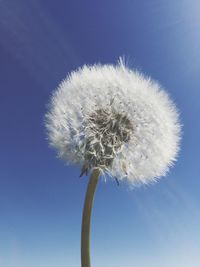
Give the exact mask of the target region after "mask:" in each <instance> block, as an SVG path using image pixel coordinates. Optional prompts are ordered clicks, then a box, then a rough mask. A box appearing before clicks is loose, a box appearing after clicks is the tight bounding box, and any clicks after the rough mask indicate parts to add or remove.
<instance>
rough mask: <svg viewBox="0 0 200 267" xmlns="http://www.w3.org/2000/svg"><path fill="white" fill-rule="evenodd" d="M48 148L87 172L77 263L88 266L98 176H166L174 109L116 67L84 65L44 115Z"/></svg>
mask: <svg viewBox="0 0 200 267" xmlns="http://www.w3.org/2000/svg"><path fill="white" fill-rule="evenodd" d="M46 127H47V131H48V138H49V142H50V145H51V146H53V147H54V148H56V150H57V151H58V156H59V157H60V158H61V159H63V160H64V161H65V162H66V163H68V164H75V165H78V166H80V168H81V170H80V176H83V175H84V174H86V175H87V174H88V173H91V177H90V180H89V183H88V189H87V193H86V198H85V204H84V210H83V218H82V240H81V262H82V267H90V253H89V233H90V216H91V208H92V202H93V197H94V192H95V189H96V185H97V182H98V179H99V176H101V175H104V176H108V177H111V178H115V179H117V181H120V180H127V181H129V182H130V183H131V184H133V185H141V184H148V183H152V182H154V181H157V180H158V179H159V178H160V177H161V176H164V175H166V173H167V172H168V170H169V167H170V166H172V165H173V163H174V162H175V160H176V157H177V154H178V151H179V140H180V124H179V116H178V112H177V110H176V107H175V105H174V103H173V102H172V100H171V99H170V98H169V96H168V94H167V93H166V92H165V91H164V90H163V89H162V88H161V86H160V85H159V84H158V83H157V82H155V81H153V80H152V79H151V78H149V77H145V76H144V75H143V74H142V73H140V72H138V71H134V70H131V69H129V68H128V67H127V66H126V65H125V63H124V62H123V60H122V59H120V60H119V62H118V64H117V65H100V64H96V65H93V66H83V67H82V68H80V69H78V70H77V71H73V72H72V73H71V74H70V75H69V76H67V78H66V79H64V80H63V81H62V82H61V84H60V85H59V86H58V88H57V89H56V90H55V92H54V93H53V95H52V98H51V102H50V105H49V111H48V113H47V114H46Z"/></svg>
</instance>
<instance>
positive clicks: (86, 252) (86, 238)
mask: <svg viewBox="0 0 200 267" xmlns="http://www.w3.org/2000/svg"><path fill="white" fill-rule="evenodd" d="M99 175H100V170H99V169H94V170H93V172H92V174H91V176H90V180H89V183H88V188H87V193H86V196H85V203H84V209H83V217H82V232H81V266H82V267H90V218H91V211H92V204H93V199H94V193H95V190H96V186H97V183H98V179H99Z"/></svg>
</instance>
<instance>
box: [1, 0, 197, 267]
mask: <svg viewBox="0 0 200 267" xmlns="http://www.w3.org/2000/svg"><path fill="white" fill-rule="evenodd" d="M199 13H200V2H199V0H182V1H181V0H169V1H164V0H150V1H145V0H143V1H141V0H118V1H115V0H101V1H97V0H89V1H88V0H86V1H80V0H79V1H78V0H68V1H66V0H58V1H53V0H43V1H42V0H9V1H8V0H1V1H0V127H1V130H0V267H35V266H37V267H79V266H80V230H81V214H82V207H83V201H84V196H85V190H86V185H87V180H88V178H86V177H84V178H83V179H79V173H80V170H79V169H78V168H75V167H68V166H65V164H64V163H63V162H61V161H59V160H58V159H57V158H56V154H55V151H53V150H51V149H50V148H49V147H48V144H47V141H46V136H45V129H44V123H43V119H44V114H45V112H46V104H47V102H48V100H49V97H50V95H51V92H52V91H53V90H54V88H55V87H56V86H57V85H58V83H59V82H60V80H61V79H63V78H64V77H65V75H66V74H67V73H68V72H70V71H71V70H73V69H76V68H77V67H79V66H81V65H83V64H85V63H89V64H93V63H94V62H97V61H98V62H101V63H115V62H116V61H117V59H118V57H119V56H122V55H124V56H125V57H126V58H127V59H128V62H129V65H130V66H131V67H133V68H138V69H140V70H142V71H143V72H145V73H146V74H148V75H150V76H152V77H153V78H154V79H156V80H159V81H160V82H161V84H162V85H163V86H164V87H165V88H166V89H167V90H168V92H169V93H170V95H171V96H172V97H173V99H174V100H175V101H176V103H177V106H178V108H179V110H180V114H181V121H182V124H183V125H184V126H183V140H182V145H181V147H182V150H181V153H180V156H179V159H178V162H177V164H176V165H175V167H174V168H173V169H172V170H171V172H170V174H169V175H168V176H167V177H166V178H163V179H162V180H160V182H159V183H157V184H155V185H152V186H148V187H142V188H136V189H134V190H131V189H130V188H129V187H127V186H126V185H124V184H121V186H119V187H117V185H116V183H115V182H112V181H107V182H106V183H105V182H104V181H101V182H100V183H99V186H98V190H97V194H96V197H95V203H94V209H93V218H92V225H91V227H92V228H91V257H92V263H93V265H92V266H94V267H145V266H148V267H161V266H162V267H179V266H181V267H199V266H200V254H199V248H200V227H199V225H200V162H199V158H200V157H199V147H200V145H199V140H200V126H199V117H200V104H199V99H200V88H199V87H200V75H199V71H200V49H199V48H200V16H199Z"/></svg>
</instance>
